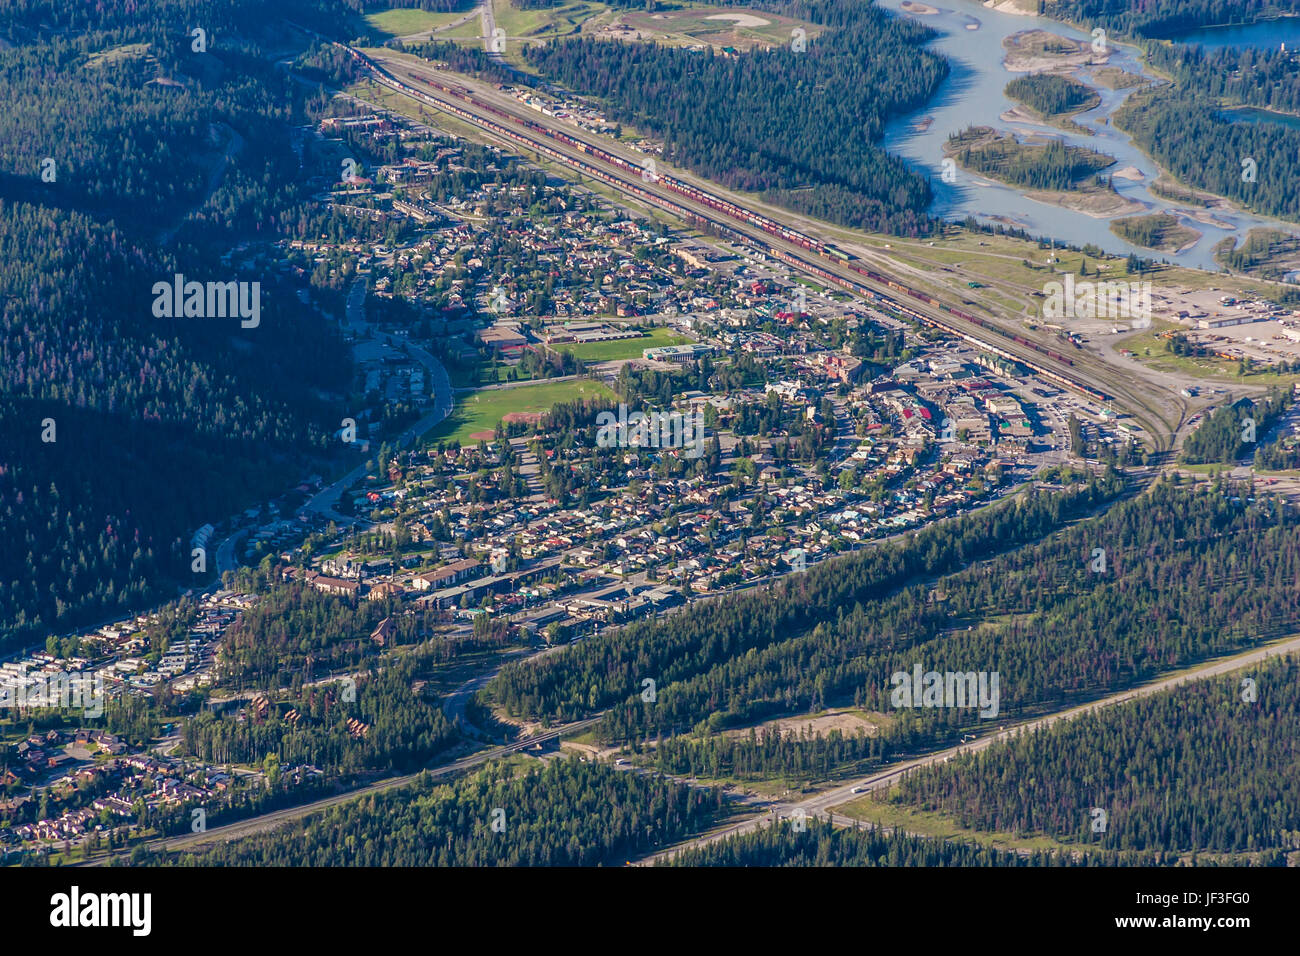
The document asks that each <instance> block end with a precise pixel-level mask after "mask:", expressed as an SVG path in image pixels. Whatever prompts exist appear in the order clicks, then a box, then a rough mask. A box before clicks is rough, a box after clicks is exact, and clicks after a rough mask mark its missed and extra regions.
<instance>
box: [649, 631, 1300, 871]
mask: <svg viewBox="0 0 1300 956" xmlns="http://www.w3.org/2000/svg"><path fill="white" fill-rule="evenodd" d="M1297 652H1300V636H1293V637H1290V638H1286V639H1283V640H1281V641H1275V642H1273V643H1271V644H1268V645H1265V646H1264V647H1260V648H1257V649H1255V650H1253V651H1247V652H1246V653H1244V654H1237V655H1234V656H1232V657H1228V658H1222V659H1219V660H1215V661H1209V662H1207V663H1204V664H1201V665H1199V666H1197V667H1195V668H1193V669H1191V670H1187V671H1182V672H1179V673H1176V674H1173V675H1171V676H1169V677H1162V678H1158V679H1156V680H1154V681H1152V682H1151V683H1149V684H1143V685H1142V686H1141V687H1136V688H1133V689H1132V690H1126V691H1121V692H1120V693H1118V694H1112V695H1110V696H1109V697H1103V698H1100V699H1099V700H1095V701H1092V702H1091V703H1087V704H1082V705H1080V706H1078V707H1071V708H1069V709H1068V710H1062V711H1058V712H1056V713H1053V714H1048V715H1046V716H1043V717H1039V718H1035V719H1033V720H1029V721H1026V722H1025V723H1021V724H1016V725H1014V726H1011V727H1007V728H1005V729H999V730H998V731H997V732H996V733H993V734H990V735H989V736H987V737H980V738H979V739H977V740H975V741H973V742H970V743H965V744H958V745H957V746H955V747H949V748H948V749H947V750H939V751H936V752H934V753H931V754H926V755H925V756H923V757H918V758H916V759H914V760H909V761H906V762H904V763H901V764H898V765H896V766H894V767H890V768H889V769H887V770H881V771H879V772H877V773H874V774H872V775H870V776H868V777H863V778H861V779H859V780H854V781H851V782H849V783H845V784H842V785H840V786H836V787H833V788H832V789H830V790H826V791H823V792H822V793H819V794H816V795H815V796H812V797H809V798H808V799H807V800H801V801H799V802H796V803H788V804H784V805H782V806H779V807H776V808H774V809H773V810H772V816H768V815H766V814H764V815H762V816H756V817H750V818H749V819H746V820H742V821H739V822H737V823H733V824H730V825H728V826H725V827H720V828H719V829H717V830H713V831H710V832H709V833H706V834H704V835H703V836H700V837H697V838H695V839H693V840H688V841H686V842H685V843H680V844H678V845H677V846H675V847H670V848H668V849H666V850H662V851H660V852H659V853H656V854H654V855H653V856H650V857H647V858H645V859H643V860H641V861H638V863H637V865H638V866H647V865H653V864H654V863H655V862H657V861H659V860H663V859H670V858H672V857H673V856H675V855H676V854H677V853H680V852H681V851H682V850H684V849H689V848H691V847H697V846H704V845H705V844H708V843H713V842H715V841H717V840H722V839H726V838H727V837H730V836H738V835H740V834H742V833H752V832H753V831H754V830H756V829H758V827H759V826H761V825H763V824H764V823H765V822H769V821H770V820H771V819H772V818H773V817H775V818H776V819H779V820H789V819H791V818H792V817H794V816H797V815H798V814H799V813H800V812H802V813H803V814H804V816H805V818H807V817H817V818H822V819H826V818H829V817H830V816H831V811H832V810H833V809H834V808H835V807H837V806H839V805H840V804H842V803H846V802H849V801H851V800H855V799H858V797H859V796H860V795H861V794H864V793H868V792H871V791H873V790H880V789H887V788H889V787H891V786H893V784H895V783H897V782H898V780H899V778H901V777H902V776H903V774H905V773H907V772H908V771H909V770H913V769H916V768H917V767H925V766H929V765H931V764H936V763H943V762H945V761H947V760H950V759H952V758H953V757H955V756H957V755H958V754H971V753H977V752H978V751H981V750H984V749H986V748H988V747H989V746H991V745H992V744H994V743H996V742H999V741H1003V740H1008V739H1010V738H1011V737H1014V736H1015V735H1017V734H1022V733H1029V732H1031V731H1035V730H1040V729H1043V728H1046V727H1050V726H1051V725H1052V724H1054V723H1056V722H1057V721H1058V720H1069V719H1070V718H1072V717H1078V716H1079V715H1080V714H1088V713H1094V712H1096V711H1099V710H1102V709H1103V708H1106V707H1113V706H1115V705H1117V704H1122V703H1125V702H1127V701H1132V700H1138V699H1140V698H1142V697H1149V696H1151V695H1152V694H1158V693H1161V692H1163V691H1167V690H1170V689H1172V688H1174V687H1178V686H1180V685H1182V684H1187V683H1191V682H1192V681H1200V680H1206V679H1207V678H1211V677H1221V676H1223V675H1224V674H1230V673H1232V672H1233V671H1238V670H1241V669H1243V668H1246V667H1250V666H1252V665H1254V664H1258V663H1260V662H1262V661H1263V660H1265V659H1266V658H1269V657H1275V656H1280V655H1284V654H1294V653H1297Z"/></svg>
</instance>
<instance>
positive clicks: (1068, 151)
mask: <svg viewBox="0 0 1300 956" xmlns="http://www.w3.org/2000/svg"><path fill="white" fill-rule="evenodd" d="M945 150H946V151H947V152H950V153H951V154H953V155H954V156H956V158H957V162H958V163H959V164H961V166H962V168H964V169H971V170H974V171H975V172H977V173H982V174H984V175H986V176H991V177H993V178H994V179H999V180H1001V181H1002V182H1006V183H1010V184H1011V185H1013V186H1024V187H1026V188H1028V189H1051V190H1057V191H1066V190H1070V189H1075V188H1076V187H1077V186H1078V185H1079V183H1080V181H1085V180H1087V178H1088V177H1089V176H1093V175H1095V174H1096V173H1099V172H1100V171H1101V170H1103V169H1105V168H1106V167H1108V166H1112V165H1114V163H1115V160H1114V159H1113V158H1112V157H1110V156H1107V155H1106V154H1104V153H1099V152H1097V151H1096V150H1093V149H1088V148H1086V147H1083V146H1067V145H1066V144H1065V143H1063V142H1061V141H1060V140H1059V139H1054V140H1051V141H1050V142H1048V143H1046V144H1042V145H1040V144H1037V143H1021V142H1018V141H1017V140H1016V138H1015V137H1014V136H1012V135H1010V134H997V133H994V131H993V130H992V129H990V128H989V127H987V126H974V127H971V128H969V129H966V130H963V131H962V132H960V133H954V134H953V135H952V136H950V137H948V143H947V145H946V146H945Z"/></svg>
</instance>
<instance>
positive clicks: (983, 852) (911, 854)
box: [658, 818, 1148, 867]
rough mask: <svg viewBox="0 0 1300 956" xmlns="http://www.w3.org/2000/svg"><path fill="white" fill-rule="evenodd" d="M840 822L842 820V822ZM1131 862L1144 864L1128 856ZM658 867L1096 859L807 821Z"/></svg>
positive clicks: (1088, 862) (710, 846) (772, 827)
mask: <svg viewBox="0 0 1300 956" xmlns="http://www.w3.org/2000/svg"><path fill="white" fill-rule="evenodd" d="M841 820H842V818H841ZM1133 862H1148V861H1147V860H1140V858H1136V857H1134V858H1133ZM658 865H660V866H890V867H895V866H969V867H987V866H1033V867H1039V866H1094V865H1096V861H1095V860H1093V859H1091V858H1089V857H1083V858H1079V859H1076V858H1074V857H1072V856H1069V855H1066V854H1059V853H1047V852H1044V851H1041V850H1035V851H1033V852H1031V853H1028V854H1023V855H1022V854H1020V853H1016V852H1012V851H1010V850H997V849H993V848H991V847H984V846H980V845H979V844H977V843H974V842H958V841H949V840H939V839H934V838H931V837H921V836H913V835H912V834H909V833H900V832H898V831H897V830H884V829H867V828H858V827H844V826H839V827H836V826H832V825H831V824H830V823H826V822H824V821H821V820H814V819H809V820H807V821H806V822H805V823H804V828H803V830H795V829H793V827H792V826H791V824H789V823H787V822H784V821H783V822H781V823H780V824H769V825H766V826H760V827H759V828H758V829H756V830H754V831H752V832H750V833H745V834H742V835H740V836H733V837H727V838H726V839H724V840H715V841H714V842H712V843H706V844H705V845H704V846H699V847H692V848H690V849H687V850H682V851H681V852H680V853H677V854H674V855H673V857H672V858H671V859H670V860H667V861H663V862H661V863H659V864H658Z"/></svg>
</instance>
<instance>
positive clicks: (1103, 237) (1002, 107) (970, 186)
mask: <svg viewBox="0 0 1300 956" xmlns="http://www.w3.org/2000/svg"><path fill="white" fill-rule="evenodd" d="M875 2H876V3H877V5H878V6H880V7H883V8H884V9H886V10H892V11H894V12H895V13H897V14H898V15H899V16H904V17H909V18H910V19H913V20H916V21H918V22H920V23H924V24H925V25H927V26H930V27H933V28H934V29H935V30H937V31H938V33H939V36H938V37H937V38H936V39H935V40H934V41H932V42H931V43H930V44H929V47H928V48H929V49H931V50H933V51H934V52H936V53H939V54H941V55H943V56H945V57H947V59H948V63H949V66H950V67H951V72H950V73H949V75H948V78H947V79H946V80H945V81H944V82H943V84H942V85H941V86H940V88H939V90H938V92H937V93H936V95H935V97H934V99H932V100H931V101H930V102H929V103H927V104H926V105H925V106H924V107H922V108H920V109H918V110H916V111H915V112H913V113H911V114H909V115H907V116H902V117H897V118H895V119H894V120H892V121H891V122H890V123H889V124H887V126H886V128H885V136H884V140H883V142H882V145H883V146H884V148H885V149H886V150H888V151H889V152H891V153H894V154H896V155H899V156H902V157H903V158H904V159H906V160H908V161H910V162H911V163H912V164H913V165H914V166H915V167H916V168H918V169H919V170H921V171H923V172H926V173H929V174H930V177H931V187H932V188H933V190H934V196H935V198H934V202H933V203H932V204H931V206H930V209H929V212H930V213H931V214H932V215H935V216H940V217H942V218H945V219H949V220H951V219H962V218H964V217H966V216H968V215H970V216H974V217H975V218H976V219H978V220H979V221H981V222H985V223H1002V224H1006V225H1012V226H1018V227H1020V228H1023V229H1025V230H1026V231H1027V232H1029V233H1030V234H1031V235H1035V236H1042V237H1045V238H1046V237H1051V238H1054V239H1057V240H1058V241H1065V242H1068V243H1070V244H1072V245H1076V246H1082V245H1085V244H1087V243H1092V244H1093V245H1096V246H1100V247H1101V248H1103V249H1106V250H1107V251H1109V252H1112V253H1117V254H1119V255H1125V254H1127V253H1130V252H1135V253H1137V254H1138V255H1140V256H1143V257H1144V258H1156V259H1167V260H1169V261H1170V262H1176V263H1178V264H1179V265H1184V266H1191V267H1193V268H1198V269H1207V270H1210V271H1212V272H1214V271H1218V268H1219V267H1218V265H1217V264H1216V263H1215V261H1214V256H1213V247H1214V245H1215V243H1217V242H1218V241H1219V240H1221V239H1223V238H1224V237H1225V236H1233V237H1234V238H1236V239H1237V240H1238V241H1240V240H1241V239H1242V237H1244V236H1245V235H1246V232H1247V231H1248V230H1250V229H1252V228H1257V227H1270V228H1279V229H1284V230H1285V231H1288V232H1294V231H1295V230H1296V226H1295V225H1294V224H1283V223H1280V222H1278V221H1277V220H1275V219H1269V218H1267V217H1264V216H1258V215H1254V214H1252V213H1249V212H1245V211H1244V210H1240V209H1235V208H1231V207H1223V206H1221V207H1218V208H1215V209H1213V210H1212V211H1209V212H1208V214H1207V211H1206V210H1203V209H1200V208H1199V207H1196V206H1188V205H1184V204H1182V203H1177V202H1173V201H1170V200H1168V199H1164V198H1163V197H1160V196H1157V195H1156V194H1155V193H1153V192H1152V191H1151V188H1150V186H1151V183H1153V182H1154V181H1155V179H1156V178H1157V177H1158V176H1159V175H1160V169H1159V168H1158V167H1157V166H1156V164H1155V162H1154V161H1153V160H1152V159H1151V158H1150V157H1148V156H1147V155H1146V154H1145V153H1143V152H1142V150H1141V149H1139V148H1138V147H1137V145H1136V144H1134V143H1133V141H1132V140H1131V139H1130V138H1129V136H1128V135H1127V134H1125V133H1123V132H1121V131H1120V130H1118V129H1116V128H1115V127H1114V126H1113V125H1112V124H1111V115H1112V114H1113V113H1114V112H1115V110H1116V109H1118V108H1119V107H1120V106H1121V105H1122V104H1123V102H1124V101H1125V100H1126V99H1127V98H1128V96H1129V95H1130V92H1131V91H1129V90H1112V89H1108V88H1107V87H1106V86H1104V85H1102V84H1101V83H1099V82H1097V80H1096V79H1095V75H1094V74H1095V70H1094V69H1093V68H1091V67H1081V68H1079V69H1077V70H1074V71H1072V72H1071V73H1070V74H1069V75H1071V76H1072V77H1073V78H1074V79H1076V80H1079V81H1080V82H1083V83H1085V84H1087V85H1088V86H1090V87H1092V88H1093V90H1094V91H1095V92H1096V93H1097V94H1098V95H1099V96H1100V98H1101V103H1100V105H1098V106H1097V107H1095V108H1093V109H1091V110H1087V111H1085V112H1082V113H1080V114H1078V115H1077V116H1076V117H1075V120H1076V122H1078V123H1079V124H1080V125H1081V126H1082V127H1083V129H1082V130H1073V131H1066V130H1062V129H1059V128H1057V127H1052V126H1044V125H1041V124H1037V123H1034V122H1030V121H1023V120H1014V119H1012V118H1010V117H1008V116H1004V114H1005V113H1006V111H1008V110H1010V109H1011V108H1012V106H1014V105H1015V104H1014V103H1013V102H1012V101H1011V100H1010V99H1008V98H1007V96H1006V94H1005V93H1004V92H1003V88H1004V87H1005V86H1006V84H1007V83H1008V82H1009V81H1010V80H1012V79H1013V78H1014V77H1015V76H1017V75H1019V74H1014V73H1012V72H1010V71H1009V70H1008V69H1007V68H1006V66H1005V64H1004V62H1003V57H1004V54H1005V51H1004V49H1003V46H1002V43H1003V40H1004V39H1005V38H1007V37H1009V36H1011V35H1012V34H1015V33H1018V32H1020V31H1022V30H1032V29H1041V30H1046V31H1048V32H1049V33H1055V34H1059V35H1061V36H1066V37H1071V38H1073V39H1077V40H1084V41H1090V40H1091V35H1090V34H1089V33H1088V32H1087V31H1081V30H1078V29H1075V28H1073V27H1069V26H1065V25H1064V24H1061V23H1057V22H1055V21H1052V20H1048V19H1045V18H1041V17H1034V16H1015V15H1012V14H1006V13H1000V12H998V11H996V10H991V9H988V8H985V7H984V6H982V5H981V4H980V3H979V2H978V0H928V2H929V4H930V6H932V7H936V8H937V12H936V13H935V14H933V15H914V14H909V13H908V12H907V11H905V10H903V9H902V4H903V0H875ZM1261 26H1263V27H1265V28H1268V29H1272V30H1274V31H1278V30H1289V29H1296V30H1297V34H1296V35H1297V49H1300V18H1295V19H1293V20H1287V21H1273V22H1270V23H1266V24H1262V25H1261ZM1245 29H1249V30H1254V29H1256V28H1245ZM1206 32H1207V34H1208V33H1209V32H1210V31H1206ZM1256 35H1258V36H1263V37H1265V38H1266V39H1267V40H1268V42H1272V39H1271V37H1272V36H1273V34H1268V33H1267V31H1266V30H1262V31H1257V33H1256ZM1277 36H1278V42H1281V34H1277ZM1112 47H1113V52H1112V55H1111V57H1110V61H1109V64H1108V65H1110V66H1117V67H1120V68H1121V69H1124V70H1127V71H1128V72H1130V73H1136V74H1141V75H1143V76H1144V77H1146V78H1147V79H1149V80H1155V79H1156V77H1154V76H1153V75H1152V74H1150V73H1149V72H1148V71H1147V69H1146V66H1145V64H1144V63H1143V61H1142V59H1141V51H1139V50H1137V49H1135V48H1133V47H1129V46H1125V45H1123V44H1118V43H1112ZM1288 49H1290V45H1289V44H1288ZM1233 112H1235V113H1238V114H1239V115H1237V116H1234V117H1232V118H1233V119H1234V120H1238V121H1250V120H1251V119H1252V117H1250V116H1247V115H1244V114H1245V111H1233ZM1253 118H1254V119H1255V120H1259V119H1268V118H1269V117H1268V116H1265V117H1259V116H1256V117H1253ZM969 126H992V127H994V128H996V129H1000V130H1009V131H1012V132H1014V133H1016V134H1017V136H1020V137H1022V138H1023V137H1025V136H1029V135H1038V136H1050V137H1053V138H1056V139H1061V140H1064V141H1065V142H1066V143H1067V144H1069V145H1073V146H1087V147H1090V148H1092V149H1096V150H1098V151H1100V152H1102V153H1106V154H1108V155H1110V156H1113V157H1114V158H1115V160H1116V163H1115V165H1114V166H1113V167H1111V168H1110V169H1108V170H1107V171H1106V172H1107V174H1108V175H1110V174H1114V173H1116V172H1119V171H1121V170H1127V171H1128V172H1129V177H1130V178H1116V179H1115V180H1114V185H1115V189H1116V191H1117V192H1118V193H1119V194H1120V195H1121V196H1122V197H1124V198H1125V199H1128V200H1131V202H1132V204H1133V208H1132V210H1131V211H1125V212H1121V213H1117V214H1116V215H1114V216H1111V217H1109V218H1117V217H1118V216H1119V215H1138V214H1142V213H1151V212H1159V211H1163V210H1167V211H1169V212H1171V213H1173V214H1174V215H1176V216H1177V217H1178V219H1179V220H1180V222H1182V223H1183V224H1184V225H1187V226H1190V227H1192V228H1193V229H1195V230H1197V232H1199V233H1201V238H1200V240H1199V241H1197V243H1196V244H1195V245H1194V246H1192V247H1191V248H1189V249H1184V250H1183V251H1181V252H1177V253H1168V252H1159V253H1157V252H1153V251H1152V250H1150V249H1143V248H1141V247H1138V246H1134V245H1131V244H1129V243H1127V242H1125V241H1124V240H1122V239H1120V238H1119V237H1118V236H1116V235H1115V234H1114V233H1113V232H1111V231H1110V221H1109V219H1108V218H1101V217H1097V216H1090V215H1087V214H1086V213H1083V212H1078V211H1075V210H1071V209H1066V208H1063V207H1061V206H1057V205H1055V204H1052V203H1046V202H1039V201H1037V200H1034V199H1030V198H1028V197H1027V196H1024V195H1022V194H1021V193H1020V191H1019V190H1017V189H1016V188H1014V187H1012V186H1007V185H1005V184H1003V183H999V182H995V181H993V180H989V179H984V178H982V177H979V176H976V175H973V174H969V173H967V172H966V171H965V170H958V171H957V178H956V181H955V182H944V181H943V178H942V172H943V170H942V161H943V158H944V154H943V147H944V144H945V143H946V142H947V139H948V136H949V135H950V134H952V133H957V132H960V131H961V130H963V129H966V128H967V127H969ZM1207 220H1208V221H1207Z"/></svg>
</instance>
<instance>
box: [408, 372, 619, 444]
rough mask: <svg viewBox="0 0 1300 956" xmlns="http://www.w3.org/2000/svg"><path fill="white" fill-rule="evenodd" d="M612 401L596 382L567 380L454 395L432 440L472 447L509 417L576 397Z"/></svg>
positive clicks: (488, 435) (545, 410)
mask: <svg viewBox="0 0 1300 956" xmlns="http://www.w3.org/2000/svg"><path fill="white" fill-rule="evenodd" d="M601 397H603V398H613V397H614V393H613V392H612V391H610V390H609V388H608V387H606V386H605V385H602V384H601V383H600V382H593V381H590V380H588V379H570V380H567V381H563V382H546V381H542V382H537V383H534V384H528V385H520V386H519V387H517V388H485V389H480V390H479V391H477V392H472V393H470V394H468V395H457V396H456V407H455V409H454V410H453V411H452V413H451V416H450V417H449V418H448V419H447V420H446V421H445V422H443V423H442V424H441V425H439V426H438V427H437V428H436V429H434V430H433V431H432V432H431V433H430V434H429V437H430V438H431V439H433V440H434V441H458V442H460V443H461V444H462V445H472V444H476V443H477V442H478V440H479V438H480V437H481V438H484V439H486V440H489V441H490V440H491V438H492V432H493V431H495V429H496V427H497V423H498V422H500V421H501V420H502V419H503V418H505V417H506V416H507V415H510V414H520V415H530V414H531V415H537V414H541V413H543V412H547V411H550V410H551V407H552V406H554V405H557V404H559V403H561V402H573V401H577V400H578V399H580V398H601Z"/></svg>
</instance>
